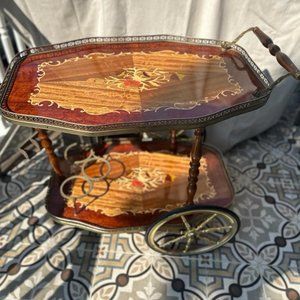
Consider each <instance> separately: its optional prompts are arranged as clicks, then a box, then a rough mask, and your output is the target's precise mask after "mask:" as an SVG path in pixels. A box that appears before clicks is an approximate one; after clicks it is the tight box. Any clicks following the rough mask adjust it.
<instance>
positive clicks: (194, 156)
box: [187, 128, 203, 204]
mask: <svg viewBox="0 0 300 300" xmlns="http://www.w3.org/2000/svg"><path fill="white" fill-rule="evenodd" d="M194 135H195V141H194V144H193V147H192V151H191V162H190V170H189V178H188V186H187V204H193V199H194V196H195V194H196V191H197V182H198V175H199V167H200V159H201V156H202V136H203V129H202V128H198V129H196V130H195V132H194Z"/></svg>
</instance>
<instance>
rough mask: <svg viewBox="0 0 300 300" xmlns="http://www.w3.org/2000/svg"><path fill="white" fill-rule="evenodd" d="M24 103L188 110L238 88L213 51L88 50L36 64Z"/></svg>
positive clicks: (102, 110) (101, 110)
mask: <svg viewBox="0 0 300 300" xmlns="http://www.w3.org/2000/svg"><path fill="white" fill-rule="evenodd" d="M37 80H38V83H37V84H36V86H35V88H34V91H33V92H32V93H31V95H30V99H29V103H31V104H32V105H38V106H44V105H49V106H51V105H53V104H56V105H57V106H58V107H61V108H65V109H70V110H75V109H78V110H79V111H80V112H85V113H88V114H91V115H102V114H106V113H111V112H118V111H126V112H128V113H132V112H142V111H156V110H158V109H164V110H165V109H192V108H193V107H195V106H197V105H201V104H203V103H207V102H209V101H212V100H216V99H219V98H220V97H221V96H222V97H227V96H229V95H230V96H232V95H238V94H240V93H241V92H242V88H241V86H240V85H239V83H238V82H236V81H235V80H234V79H233V78H232V77H231V76H230V74H229V73H228V70H227V68H226V63H225V61H224V60H223V58H222V57H220V56H217V55H197V54H191V53H179V52H176V51H172V50H161V51H153V52H149V53H145V52H142V51H140V52H126V53H123V52H121V53H118V54H114V53H91V54H88V55H83V56H78V57H74V58H68V59H64V60H61V61H60V60H48V61H44V62H42V63H41V64H39V65H38V69H37Z"/></svg>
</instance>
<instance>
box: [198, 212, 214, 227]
mask: <svg viewBox="0 0 300 300" xmlns="http://www.w3.org/2000/svg"><path fill="white" fill-rule="evenodd" d="M216 216H217V214H213V215H211V216H210V217H209V218H207V219H206V220H205V221H204V222H202V223H201V224H199V225H198V226H197V227H196V228H195V230H196V231H198V230H200V229H202V228H203V227H204V226H205V225H206V224H207V223H208V222H210V221H211V220H213V219H214V218H215V217H216Z"/></svg>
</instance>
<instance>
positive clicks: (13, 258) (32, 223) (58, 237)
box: [0, 99, 300, 300]
mask: <svg viewBox="0 0 300 300" xmlns="http://www.w3.org/2000/svg"><path fill="white" fill-rule="evenodd" d="M299 102H300V101H299V99H298V100H296V101H294V103H293V104H292V105H291V106H289V108H288V109H287V111H286V113H285V115H284V116H283V117H282V119H281V120H280V122H279V123H278V124H277V125H276V126H275V127H273V128H272V129H270V130H268V131H266V132H264V133H263V134H261V135H259V136H258V137H255V138H253V139H251V140H248V141H246V142H244V143H242V144H240V145H238V146H236V147H235V148H234V149H232V150H231V151H230V152H228V153H227V154H226V155H225V162H226V164H227V168H228V171H229V174H230V176H231V178H232V181H233V184H234V188H235V192H236V199H235V202H234V204H233V205H232V207H231V209H232V210H233V211H235V212H236V213H237V214H238V215H239V217H240V219H241V228H240V231H239V233H238V234H237V236H236V238H235V240H234V241H233V242H231V243H228V244H227V245H225V246H223V247H222V248H220V249H217V250H215V251H213V252H211V253H207V254H203V255H199V256H192V257H185V258H178V257H171V256H161V255H158V254H156V253H154V252H153V251H151V250H150V249H148V247H147V246H146V245H145V242H144V235H143V233H136V234H115V235H109V234H103V235H96V234H93V233H89V232H86V231H81V230H77V229H74V228H71V227H69V226H60V225H57V224H55V223H54V222H53V221H52V220H51V219H50V218H49V216H48V215H47V214H46V211H45V208H44V198H45V195H46V192H47V183H48V179H49V166H48V163H47V159H46V157H45V154H44V153H43V152H42V153H40V154H38V155H37V156H36V157H35V158H34V159H32V160H30V161H29V162H25V163H24V164H23V165H21V166H19V167H18V169H15V170H13V171H12V173H11V174H10V177H4V178H2V181H1V182H0V193H1V198H0V224H1V225H0V299H80V300H81V299H93V300H96V299H99V300H100V299H101V300H105V299H121V300H123V299H128V300H133V299H134V300H135V299H151V300H157V299H168V300H175V299H185V300H192V299H220V300H225V299H258V300H259V299H265V300H267V299H272V300H276V299H290V300H292V299H293V300H296V299H298V300H299V299H300V296H299V295H300V275H299V273H300V127H299V126H298V127H297V126H295V125H294V120H295V118H296V113H297V107H299V104H300V103H299Z"/></svg>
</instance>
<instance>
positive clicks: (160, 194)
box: [46, 142, 233, 229]
mask: <svg viewBox="0 0 300 300" xmlns="http://www.w3.org/2000/svg"><path fill="white" fill-rule="evenodd" d="M161 146H166V145H165V144H164V143H157V142H155V143H153V142H150V143H149V142H148V143H143V144H142V145H141V150H142V151H145V150H147V151H149V150H150V151H151V149H152V150H155V149H158V148H160V147H161ZM190 147H191V145H190V144H188V143H182V142H180V143H178V151H180V152H181V154H180V156H174V155H171V154H162V153H157V154H155V153H154V155H155V156H157V158H156V159H160V158H159V157H160V156H161V155H162V156H163V157H168V158H169V163H168V162H167V161H168V160H167V161H166V163H165V164H161V163H160V164H161V165H162V167H163V168H165V169H166V170H170V169H171V170H174V171H173V172H174V173H175V174H177V176H178V177H177V178H176V177H175V180H174V181H172V182H171V183H170V184H168V183H166V182H165V183H164V184H162V185H161V186H159V187H158V188H157V189H154V190H153V191H151V192H149V193H146V194H145V193H143V197H142V193H136V194H135V195H136V197H132V195H133V193H132V192H131V193H130V192H129V191H126V190H124V188H123V191H122V193H123V194H122V193H120V191H118V192H116V189H120V188H118V187H117V184H114V186H112V190H111V191H109V192H108V193H107V194H106V197H103V198H99V201H98V203H96V204H95V206H94V207H93V209H89V208H91V207H87V208H86V209H84V210H83V211H80V213H78V214H76V213H74V208H73V207H72V205H71V204H69V206H67V205H66V203H65V200H64V199H63V197H61V196H60V194H59V185H60V183H61V182H62V180H64V177H59V176H57V175H54V176H53V177H52V180H51V183H50V187H49V194H48V196H47V200H46V201H47V210H48V211H49V212H50V213H51V214H53V215H54V216H56V217H59V218H63V219H65V220H68V219H72V220H77V221H80V222H83V224H84V223H87V224H93V225H96V226H99V227H102V228H108V229H109V228H110V229H116V228H123V227H131V226H145V225H149V224H151V223H152V222H153V221H154V220H155V218H157V217H158V216H159V215H160V214H161V213H163V212H164V211H165V208H166V206H167V210H168V209H172V206H177V205H178V206H181V205H185V203H186V185H187V175H188V169H189V160H190V159H189V154H188V152H189V149H190ZM124 150H125V151H126V152H127V153H128V151H131V150H133V151H136V150H137V148H136V146H132V145H118V146H117V147H112V149H111V151H113V152H115V151H122V152H120V153H124V152H123V151H124ZM155 151H156V150H155ZM165 155H166V156H165ZM182 155H185V156H182ZM203 157H204V161H206V162H207V175H205V172H204V173H203V171H201V172H200V174H201V175H200V179H199V182H198V189H199V194H198V195H200V194H201V193H203V196H202V199H201V200H199V203H200V204H203V205H216V206H222V207H225V206H228V205H229V204H230V203H231V201H232V199H233V190H232V187H231V184H230V181H229V179H228V177H227V174H226V171H225V169H224V166H223V163H222V161H221V158H220V157H219V155H218V154H217V153H216V152H215V151H214V150H213V149H211V148H204V149H203ZM131 159H132V158H131ZM181 161H184V163H181ZM173 162H174V163H173ZM144 163H145V162H144ZM129 164H134V162H133V161H132V160H130V161H129ZM183 165H184V166H183ZM179 166H180V167H181V168H179ZM94 171H95V170H94V167H92V168H91V169H90V172H91V173H90V174H93V172H94ZM115 172H118V170H117V169H115ZM206 176H207V178H209V180H210V182H211V185H212V186H213V189H214V191H215V192H214V195H210V196H209V195H208V194H207V191H206V192H205V189H207V185H206V184H205V182H206V180H207V179H205V178H206ZM78 183H79V182H78ZM79 185H80V183H79ZM205 186H206V188H205ZM102 188H103V187H102ZM99 189H100V191H101V187H100V186H99ZM78 191H79V190H77V192H78ZM110 193H111V194H110ZM205 195H206V196H205ZM122 196H123V197H122ZM139 199H140V200H139ZM86 200H88V199H86ZM80 201H81V200H80ZM114 202H115V203H114ZM169 204H171V205H170V206H169V207H168V205H169ZM79 206H80V205H79ZM101 206H102V207H105V206H106V207H107V208H109V209H111V208H117V209H118V208H121V209H122V208H123V212H124V213H122V214H120V211H119V212H118V214H115V216H109V214H108V215H107V214H104V213H103V211H102V212H101V209H99V208H101ZM137 207H138V208H139V211H137V209H136V208H137ZM147 208H148V210H147ZM154 208H158V209H154ZM159 208H160V209H159ZM149 209H150V211H151V213H150V212H149ZM130 210H132V212H131V211H130ZM143 210H144V211H143ZM125 211H126V213H125Z"/></svg>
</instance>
